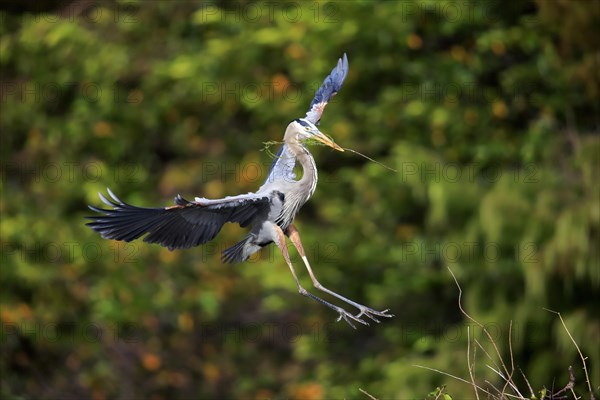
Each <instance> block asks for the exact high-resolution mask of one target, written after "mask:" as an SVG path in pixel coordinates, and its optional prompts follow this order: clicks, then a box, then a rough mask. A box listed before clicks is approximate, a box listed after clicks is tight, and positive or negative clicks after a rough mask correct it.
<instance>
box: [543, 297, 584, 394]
mask: <svg viewBox="0 0 600 400" xmlns="http://www.w3.org/2000/svg"><path fill="white" fill-rule="evenodd" d="M544 310H546V311H548V312H551V313H554V314H556V315H558V318H560V322H561V323H562V326H563V327H564V328H565V331H566V332H567V335H569V338H571V341H572V342H573V345H575V348H576V349H577V352H578V353H579V357H580V358H581V362H582V364H583V371H584V372H585V382H586V383H587V385H588V391H589V392H590V400H595V397H594V392H593V391H592V383H591V382H590V376H589V375H588V371H587V365H586V363H585V360H586V357H584V356H583V353H582V352H581V350H580V349H579V346H578V345H577V342H576V341H575V339H573V336H571V332H569V328H567V324H565V320H564V319H563V317H562V315H560V313H559V312H558V311H554V310H550V309H548V308H544Z"/></svg>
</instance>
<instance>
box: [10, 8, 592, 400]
mask: <svg viewBox="0 0 600 400" xmlns="http://www.w3.org/2000/svg"><path fill="white" fill-rule="evenodd" d="M1 8H2V11H1V13H0V16H1V22H2V23H1V25H0V34H1V41H0V68H1V73H2V76H1V78H2V87H1V96H2V99H1V103H0V104H1V107H2V110H1V120H0V127H1V130H2V135H1V141H2V146H1V150H0V152H1V156H2V180H1V183H0V185H1V189H2V202H1V214H2V221H1V229H0V234H1V242H2V273H1V276H0V282H1V287H2V290H1V294H0V299H1V300H0V301H1V313H0V318H1V323H2V332H1V336H0V339H1V341H0V349H1V351H2V358H1V362H0V371H1V377H0V382H1V384H2V387H1V391H2V392H1V394H2V398H7V399H11V398H12V399H28V398H37V399H58V398H60V399H66V398H78V399H79V398H93V399H108V398H122V399H131V398H151V399H167V398H180V399H184V398H186V399H187V398H297V399H300V398H302V399H307V398H314V399H318V398H365V396H364V395H363V394H362V393H360V392H359V391H358V388H363V389H365V390H366V391H368V392H369V393H371V394H373V395H375V396H378V397H381V398H415V397H424V396H426V395H427V393H429V392H430V391H431V390H433V389H434V388H435V387H436V386H440V385H443V384H445V385H447V391H448V393H450V394H452V395H453V396H454V397H455V398H466V397H472V396H473V392H472V388H470V387H469V386H468V385H465V384H463V383H460V382H457V381H455V380H452V379H451V378H449V377H446V376H443V375H441V374H436V373H434V372H431V371H427V370H424V369H419V368H416V367H414V365H415V364H418V365H424V366H429V367H432V368H436V369H439V370H443V371H447V372H448V373H452V374H454V375H458V376H462V377H465V378H466V377H468V371H467V362H466V350H465V349H466V343H467V328H469V329H470V330H469V332H470V333H472V334H473V335H475V336H476V337H479V338H480V339H481V340H482V342H484V341H485V339H484V338H481V332H478V330H477V329H476V327H474V326H472V324H471V323H470V322H469V321H467V320H465V318H464V317H463V316H462V315H461V314H460V312H459V310H458V307H457V298H458V293H457V289H456V286H455V285H454V282H453V281H452V278H451V276H450V275H449V273H448V271H447V269H446V267H447V266H450V267H451V268H452V270H453V271H454V272H455V273H456V275H457V277H458V279H459V281H460V283H461V286H462V287H463V290H464V291H465V298H464V305H465V307H466V308H467V309H468V311H469V312H470V313H471V314H473V316H475V317H476V318H477V319H478V320H480V321H481V322H482V323H485V324H486V326H487V327H488V328H490V329H491V330H492V331H493V332H494V333H495V334H496V335H497V336H496V337H497V339H498V343H499V344H500V346H501V351H502V352H503V353H504V354H508V347H507V339H508V327H509V323H510V321H512V323H513V333H512V336H513V337H512V341H513V354H514V358H515V364H517V365H518V366H519V367H520V368H521V369H522V370H523V371H524V372H525V373H526V375H527V376H528V378H529V381H530V382H531V384H532V386H533V387H534V388H535V389H536V390H537V389H540V388H542V387H544V386H545V387H548V388H552V387H562V386H564V384H566V383H567V382H568V379H569V376H568V371H567V368H568V366H569V365H574V366H575V374H576V378H577V382H576V387H577V388H578V390H579V391H580V392H584V391H585V390H584V388H585V385H584V378H583V373H582V370H581V368H580V362H579V361H578V356H577V353H576V350H575V348H574V346H573V345H572V343H571V342H570V340H569V339H568V337H567V335H566V333H565V332H564V330H563V329H562V327H561V325H560V322H559V321H558V320H557V318H556V316H555V315H553V314H551V313H548V312H546V311H543V307H546V308H550V309H553V310H556V311H559V312H561V313H562V315H563V316H564V318H565V321H566V323H567V324H568V326H569V327H570V329H571V331H572V333H573V335H574V338H575V340H576V341H577V343H578V344H579V345H580V346H581V348H582V351H583V352H584V353H585V354H586V355H588V356H590V359H589V360H588V362H589V366H590V368H591V370H590V371H591V378H592V383H595V384H596V385H598V384H599V382H600V378H599V376H600V365H599V364H598V362H599V360H600V358H599V356H598V348H597V345H598V342H599V341H600V322H599V319H598V315H600V312H599V308H600V302H599V301H598V300H599V297H598V290H599V288H600V265H599V264H600V257H599V253H598V252H599V250H598V249H599V246H598V243H599V239H600V238H599V235H600V230H599V225H600V197H599V193H600V190H599V187H598V186H599V179H598V175H599V173H598V172H599V154H600V140H599V139H600V137H599V136H598V130H599V128H600V107H599V104H600V102H599V96H600V75H599V71H600V68H599V57H600V53H599V48H600V43H599V42H600V34H599V33H600V32H599V28H598V27H599V26H600V2H598V1H566V0H556V1H549V0H538V1H520V2H500V1H498V2H496V1H482V2H470V1H460V2H453V1H439V2H438V1H428V0H423V1H416V0H410V1H387V2H377V3H374V2H369V1H353V2H295V1H281V2H269V1H266V2H249V1H248V2H246V1H236V2H225V1H215V2H200V1H174V2H171V1H151V2H138V1H123V2H121V1H117V2H88V1H76V2H70V1H39V2H8V3H3V5H2V6H1ZM343 52H347V53H348V56H349V60H350V74H349V76H348V79H347V81H346V84H345V86H344V88H343V89H342V91H341V92H340V94H339V95H338V96H336V98H335V100H334V101H333V102H332V104H330V106H329V107H328V108H327V110H326V112H325V114H324V118H323V120H322V123H321V129H322V130H323V131H324V132H326V133H328V134H330V135H331V136H332V137H333V138H334V139H335V140H336V141H337V142H338V143H340V144H341V145H342V146H344V147H350V148H353V149H356V150H358V151H361V152H363V153H366V154H368V155H370V156H371V157H374V158H376V159H378V160H380V161H382V162H384V163H386V164H388V165H390V166H392V167H394V168H396V169H397V170H398V173H391V172H390V171H388V170H386V169H384V168H381V167H380V166H378V165H376V164H374V163H371V162H368V161H366V160H364V159H362V158H359V157H357V156H354V155H352V154H349V153H343V154H342V153H336V152H332V151H330V150H326V149H324V148H313V149H312V150H313V152H314V154H315V158H316V160H317V164H318V166H319V170H320V183H319V186H318V189H317V191H316V193H315V195H314V197H313V198H312V200H311V201H310V202H309V203H308V204H307V205H306V206H305V207H304V208H303V210H302V212H301V213H300V215H299V217H298V218H297V225H298V226H299V229H300V231H301V232H302V234H303V240H304V243H305V247H306V248H307V251H308V253H309V257H311V260H312V264H313V266H314V267H315V269H316V270H317V274H318V276H319V277H320V279H321V282H323V283H324V284H325V285H326V286H329V287H331V288H335V289H336V290H338V291H339V292H341V293H343V294H345V295H347V296H349V297H350V298H353V299H356V300H358V301H360V302H362V303H366V304H369V305H371V306H374V307H376V308H380V309H383V308H388V307H389V308H391V310H392V312H393V313H394V314H395V315H396V317H395V318H393V319H391V320H386V321H385V322H384V323H382V324H374V325H371V326H370V327H360V328H359V329H358V330H357V331H354V330H352V329H351V328H350V327H348V326H346V325H344V324H343V323H339V324H336V323H335V321H334V318H335V317H336V315H335V313H332V312H331V310H329V309H326V308H324V307H321V306H320V305H318V304H316V303H313V302H310V301H308V300H307V299H305V298H303V297H301V296H299V295H298V294H297V292H296V288H295V286H294V283H293V280H292V278H291V276H290V275H289V271H288V269H287V267H286V266H285V264H284V263H283V261H282V259H281V258H280V256H279V255H278V252H276V251H275V250H274V249H273V248H272V247H270V248H268V249H264V250H263V252H262V254H261V256H260V257H254V258H253V259H251V260H250V261H248V262H246V263H244V264H242V265H237V266H229V265H221V263H220V262H219V253H220V250H222V249H223V248H226V247H227V246H229V245H231V244H232V243H234V242H235V241H237V240H238V239H239V238H240V237H241V236H242V235H243V232H242V231H241V230H240V229H239V228H238V227H237V226H227V227H226V228H225V229H224V230H223V231H222V233H221V234H220V235H219V236H218V238H217V240H216V241H215V242H214V243H213V244H210V245H207V246H204V247H201V248H195V249H190V250H185V251H176V252H169V251H167V250H165V249H162V248H160V247H158V246H155V245H152V246H151V245H146V244H144V243H143V242H134V243H132V244H122V243H116V242H110V241H107V240H102V239H101V238H99V236H98V235H97V234H95V233H94V232H92V231H91V230H90V229H88V228H86V227H85V226H84V222H85V221H84V218H83V217H84V216H85V215H88V214H89V211H87V209H86V204H96V205H97V204H99V200H98V197H97V192H99V191H103V190H105V188H106V187H110V188H111V189H112V190H113V191H114V192H115V193H117V194H118V195H119V196H121V197H122V198H123V199H124V200H125V201H129V202H131V203H134V204H138V205H146V206H158V205H167V204H170V200H171V199H172V197H173V196H174V195H176V194H177V193H181V194H182V195H183V196H186V197H193V196H194V195H200V196H206V197H218V196H224V195H231V194H237V193H242V192H247V191H252V190H254V189H256V188H257V187H258V186H259V185H260V183H261V180H262V179H264V177H265V174H266V171H267V169H268V165H269V163H270V161H271V156H270V155H269V153H268V152H265V151H261V149H262V148H263V142H265V141H269V140H281V138H282V135H283V131H284V128H285V126H286V124H287V123H288V122H289V120H291V119H293V118H296V117H298V116H302V115H303V114H304V113H305V112H306V108H307V106H308V104H309V103H310V100H311V99H312V95H313V94H314V90H315V89H316V88H317V87H318V85H319V84H320V83H321V81H322V79H323V78H324V77H325V76H326V74H327V73H328V72H329V71H330V70H331V68H332V67H333V66H334V65H335V62H336V60H337V58H338V57H340V56H341V55H342V53H343ZM272 150H273V151H275V150H276V148H272ZM294 260H295V261H296V262H297V263H298V261H299V258H298V257H297V256H295V258H294ZM298 268H299V269H302V267H301V266H300V265H298ZM302 275H303V282H304V283H305V284H306V287H310V281H309V280H308V279H306V276H305V275H306V274H302ZM476 373H477V374H476V375H477V376H478V377H479V379H480V380H481V381H482V382H483V380H485V379H488V380H490V381H491V382H498V380H499V378H498V376H497V375H495V374H493V373H492V372H491V371H490V370H489V369H488V368H486V367H485V363H484V362H480V363H479V364H478V365H477V366H476Z"/></svg>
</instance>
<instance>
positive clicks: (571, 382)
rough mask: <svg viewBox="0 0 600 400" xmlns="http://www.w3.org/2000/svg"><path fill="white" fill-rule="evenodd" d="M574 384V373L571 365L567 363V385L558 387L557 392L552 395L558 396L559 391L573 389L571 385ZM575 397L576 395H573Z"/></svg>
mask: <svg viewBox="0 0 600 400" xmlns="http://www.w3.org/2000/svg"><path fill="white" fill-rule="evenodd" d="M574 386H575V375H574V374H573V367H572V366H570V365H569V383H567V385H566V386H565V387H564V388H562V389H560V390H559V391H558V392H556V393H554V394H552V396H558V395H559V394H561V393H564V392H566V391H567V390H571V391H573V387H574ZM575 398H577V397H575Z"/></svg>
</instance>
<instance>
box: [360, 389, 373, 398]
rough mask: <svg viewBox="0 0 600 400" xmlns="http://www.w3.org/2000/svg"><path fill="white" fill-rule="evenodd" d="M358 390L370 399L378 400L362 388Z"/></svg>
mask: <svg viewBox="0 0 600 400" xmlns="http://www.w3.org/2000/svg"><path fill="white" fill-rule="evenodd" d="M358 390H360V391H361V392H362V393H364V394H365V395H367V396H368V397H369V399H371V400H377V397H375V396H373V395H372V394H370V393H369V392H367V391H366V390H363V389H362V388H358Z"/></svg>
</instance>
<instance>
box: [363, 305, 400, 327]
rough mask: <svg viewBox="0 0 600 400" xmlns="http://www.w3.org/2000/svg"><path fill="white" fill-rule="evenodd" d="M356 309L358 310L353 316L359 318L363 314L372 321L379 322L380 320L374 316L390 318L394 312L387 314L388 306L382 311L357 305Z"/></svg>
mask: <svg viewBox="0 0 600 400" xmlns="http://www.w3.org/2000/svg"><path fill="white" fill-rule="evenodd" d="M358 309H359V310H360V312H359V313H358V314H357V315H355V316H354V317H355V318H360V317H362V316H363V315H364V316H366V317H369V318H371V319H372V320H373V321H375V322H377V323H379V322H380V321H379V320H378V319H377V318H375V316H378V317H386V318H392V317H393V316H394V314H389V311H390V310H389V308H388V309H386V310H383V311H377V310H373V309H372V308H369V307H366V306H362V305H361V306H359V307H358Z"/></svg>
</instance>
